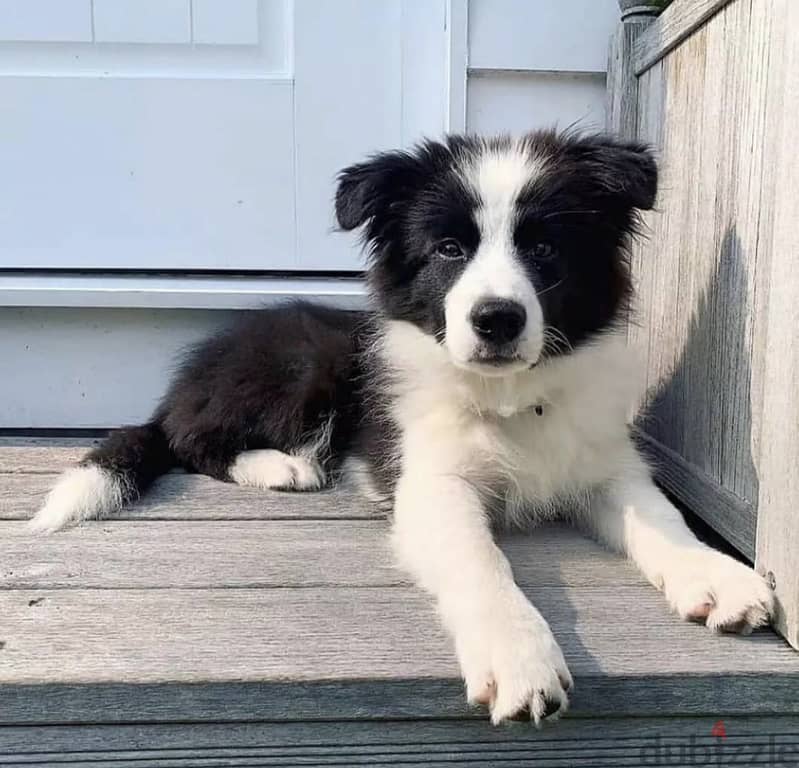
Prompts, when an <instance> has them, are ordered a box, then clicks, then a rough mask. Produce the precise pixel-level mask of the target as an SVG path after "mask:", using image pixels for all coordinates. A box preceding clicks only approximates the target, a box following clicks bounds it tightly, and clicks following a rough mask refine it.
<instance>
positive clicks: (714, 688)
mask: <svg viewBox="0 0 799 768" xmlns="http://www.w3.org/2000/svg"><path fill="white" fill-rule="evenodd" d="M533 597H534V600H535V602H536V604H537V606H538V607H539V609H540V610H541V612H542V613H543V615H544V616H545V617H546V618H547V619H548V620H549V622H550V624H551V626H552V627H553V630H554V632H555V635H556V637H558V639H559V641H560V643H561V646H562V647H563V649H564V653H565V655H566V658H567V660H568V662H569V665H570V668H571V670H572V672H573V673H574V675H575V678H576V685H577V689H576V693H575V696H574V711H575V713H578V714H597V715H611V714H612V715H618V716H621V715H636V716H647V715H692V714H716V713H718V712H725V713H729V714H745V713H758V714H766V713H774V714H797V713H799V700H797V698H796V696H795V690H796V685H797V683H799V656H796V654H794V653H793V652H792V651H791V650H790V649H789V648H788V646H786V645H785V644H783V643H782V642H781V641H778V640H776V639H775V637H774V635H773V634H771V633H770V632H767V631H761V632H757V633H755V634H753V635H752V636H750V637H748V638H740V637H736V636H731V635H726V636H720V635H715V634H713V633H711V632H708V631H707V629H706V628H705V627H702V626H699V625H696V624H690V623H685V622H681V621H679V620H677V619H676V618H674V617H673V616H671V615H670V614H669V613H668V611H667V608H666V605H665V602H664V601H663V599H662V597H661V596H660V595H658V594H657V593H656V592H655V591H654V590H652V589H648V588H643V587H626V586H625V587H602V588H597V589H590V590H586V589H584V588H568V587H559V588H555V587H549V588H541V589H536V590H533ZM0 615H2V616H3V630H2V640H3V642H4V647H3V650H2V651H1V652H0V653H2V661H3V663H2V665H0V723H3V724H21V723H27V724H36V723H39V724H43V723H54V722H58V723H74V722H97V723H103V722H139V721H156V722H157V721H164V720H181V721H194V720H198V721H203V720H205V721H211V720H216V721H231V720H259V719H265V720H295V719H307V718H313V719H331V718H339V719H340V718H345V719H348V718H361V717H365V716H368V717H401V718H405V717H452V716H458V717H463V716H467V715H468V716H477V714H478V713H475V712H474V711H473V710H469V709H468V708H467V707H466V706H465V704H464V702H463V692H462V684H461V683H460V681H459V680H458V672H457V666H456V663H455V659H454V656H453V653H452V649H451V646H450V641H449V639H448V638H447V637H446V636H445V634H444V632H443V631H442V630H441V629H440V628H439V624H438V621H437V619H436V618H435V616H434V615H433V610H432V607H431V605H430V602H429V600H428V598H427V597H426V596H423V595H421V594H420V593H419V592H418V591H417V590H413V589H405V588H393V589H363V588H341V587H339V588H327V589H324V588H323V589H314V588H310V589H260V590H253V589H232V590H231V589H222V590H216V589H212V590H173V589H165V590H111V591H109V590H54V591H49V590H37V591H24V590H20V591H16V590H13V591H5V592H3V593H0ZM622 615H623V616H625V617H634V620H632V619H630V618H625V619H624V620H620V621H616V620H615V617H616V616H622ZM664 648H667V649H669V652H668V653H663V649H664Z"/></svg>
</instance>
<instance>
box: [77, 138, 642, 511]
mask: <svg viewBox="0 0 799 768" xmlns="http://www.w3.org/2000/svg"><path fill="white" fill-rule="evenodd" d="M507 146H509V140H508V139H504V138H499V139H493V140H483V139H477V138H468V137H450V138H448V139H446V140H445V141H444V142H443V143H438V142H426V143H424V144H422V145H421V146H420V147H418V148H417V149H416V150H414V151H412V152H387V153H383V154H379V155H376V156H374V157H372V158H371V159H370V160H368V161H366V162H364V163H360V164H358V165H354V166H351V167H349V168H347V169H345V170H344V171H342V173H341V175H340V177H339V184H338V191H337V194H336V215H337V217H338V222H339V225H340V226H341V228H342V229H345V230H352V229H356V228H359V227H360V228H362V229H363V234H364V238H365V240H366V241H367V242H368V244H369V270H368V278H369V283H370V286H371V290H372V294H373V299H374V303H375V305H376V307H375V308H376V312H375V313H374V314H367V313H355V312H345V311H341V310H335V309H331V308H325V307H321V306H318V305H313V304H307V303H294V304H290V305H286V306H282V307H278V308H273V309H264V310H260V311H255V312H251V313H248V315H247V316H246V317H245V318H244V319H243V320H242V321H240V322H239V323H238V324H236V325H235V326H234V327H233V328H231V329H229V330H226V331H223V332H221V333H219V334H218V335H216V336H214V337H212V338H210V339H208V340H207V341H205V342H203V343H202V344H200V345H199V346H197V347H196V348H195V349H194V350H193V351H192V352H191V353H190V354H189V355H188V357H187V358H186V361H185V363H184V364H183V366H182V367H181V368H180V369H179V371H178V373H177V375H176V376H175V378H174V380H173V382H172V384H171V386H170V388H169V390H168V392H167V394H166V396H165V397H164V399H163V401H162V402H161V404H160V406H159V407H158V409H157V410H156V412H155V414H154V415H153V418H152V420H151V422H150V423H149V424H147V425H145V426H142V427H127V428H124V429H122V430H120V431H118V432H116V433H115V434H114V435H112V436H111V437H110V438H109V439H108V440H107V441H106V442H105V443H104V445H103V446H102V447H100V448H99V449H97V450H96V451H94V452H93V453H92V454H90V455H89V456H88V457H87V461H88V462H92V463H96V464H99V465H101V466H102V467H105V468H108V469H111V470H113V471H114V472H115V473H116V474H118V475H120V476H121V477H122V478H123V480H124V483H123V486H124V488H125V489H126V493H127V494H128V498H133V497H134V496H135V495H136V493H138V492H140V491H142V490H144V489H145V488H146V487H147V486H148V485H149V484H150V483H151V482H152V481H153V479H154V478H155V477H157V476H158V475H159V474H162V473H164V472H166V471H168V470H169V469H170V468H171V467H174V466H178V467H183V468H184V469H186V470H188V471H190V472H200V473H203V474H207V475H210V476H211V477H214V478H217V479H219V480H229V479H230V477H229V470H230V466H231V463H232V462H233V460H234V459H235V457H236V456H237V455H238V454H239V453H241V452H242V451H246V450H252V449H258V448H273V449H277V450H280V451H283V452H287V453H291V452H292V451H295V450H296V449H298V448H299V447H301V446H302V445H303V444H305V443H308V442H309V441H313V439H314V435H315V434H318V432H319V429H320V426H321V425H323V424H325V423H327V422H328V421H330V420H331V419H332V422H331V424H332V431H331V439H330V442H329V444H326V445H325V455H323V456H320V457H319V458H320V460H321V461H322V462H323V464H324V465H325V466H326V467H327V468H328V469H330V468H332V467H335V465H336V462H337V461H339V460H340V459H341V457H342V456H343V455H344V454H345V453H347V452H348V451H350V450H356V451H357V452H358V453H360V454H361V455H362V456H363V457H364V458H367V459H369V460H370V461H372V463H373V465H374V466H375V469H377V470H380V469H381V468H382V469H383V470H385V468H386V466H387V464H388V462H387V461H386V458H387V457H388V456H390V455H391V454H392V450H393V449H392V446H393V445H394V444H395V442H396V436H397V425H396V424H393V423H392V422H391V420H390V418H388V417H387V415H386V414H387V410H386V408H385V405H386V403H385V398H384V397H383V393H381V392H380V390H379V386H378V385H379V382H380V381H381V377H380V375H379V374H380V372H379V371H374V370H370V366H372V365H375V363H374V361H373V359H372V357H370V356H369V355H367V354H364V353H365V349H366V347H367V345H368V340H369V336H370V333H372V332H373V331H374V329H375V328H377V329H379V326H380V323H381V322H382V320H383V319H384V318H390V319H395V320H405V321H408V322H411V323H413V324H415V325H416V326H418V327H419V328H420V329H421V330H422V331H424V332H425V333H427V334H430V335H433V336H434V337H436V338H437V339H438V340H439V341H442V340H443V339H444V334H445V332H446V322H445V316H444V298H445V296H446V294H447V291H448V290H449V288H450V287H451V286H452V285H453V283H454V282H455V281H456V280H457V278H458V276H459V275H460V274H461V272H462V271H463V269H464V268H465V265H466V264H467V263H468V260H469V258H470V256H471V255H472V254H474V252H475V251H476V250H477V248H478V245H479V241H480V230H479V227H478V224H477V220H476V211H477V209H478V207H479V205H480V200H479V197H478V195H477V193H476V191H475V190H473V189H470V188H469V186H468V185H467V183H466V182H465V181H464V173H463V169H464V167H466V166H467V165H468V164H469V163H470V162H471V161H472V160H473V159H474V158H476V157H478V156H479V155H480V153H482V152H485V151H492V150H497V149H501V148H503V147H507ZM524 147H525V150H526V151H527V152H528V153H529V154H530V157H531V158H536V159H537V160H538V161H540V163H541V164H542V165H543V167H544V169H545V170H544V172H543V173H542V174H541V175H539V176H536V177H534V178H532V179H531V182H530V184H529V185H528V187H527V188H526V189H525V190H524V191H523V193H522V195H521V196H520V198H519V199H518V201H517V210H516V221H517V223H516V227H515V231H514V233H513V240H514V246H515V250H516V257H517V258H518V259H519V260H520V261H521V263H522V264H523V265H524V267H525V270H526V271H527V274H528V275H529V277H530V279H531V281H532V282H533V285H534V286H535V288H536V291H537V292H538V294H539V301H540V303H541V305H542V309H543V311H544V316H545V321H546V323H547V324H548V325H550V326H552V327H554V328H556V329H557V330H558V331H559V332H560V333H561V334H562V336H563V340H564V346H563V348H561V349H550V350H549V352H548V353H549V354H560V353H564V352H566V351H567V349H568V348H570V347H574V346H577V345H579V344H580V343H582V342H583V341H584V340H586V339H588V338H590V337H591V335H592V334H594V333H596V332H598V331H600V330H602V329H604V328H606V327H608V326H609V325H612V324H613V323H614V322H616V320H617V319H618V318H619V317H620V315H621V313H622V312H623V311H624V310H625V308H626V304H627V300H628V297H629V293H630V277H629V270H628V265H627V263H626V258H625V241H626V239H627V237H628V236H629V235H630V233H631V232H633V231H634V229H635V224H636V210H635V209H645V208H650V207H651V206H652V205H653V202H654V197H655V192H656V187H657V170H656V167H655V163H654V160H653V159H652V157H651V155H650V154H649V152H648V151H647V149H646V148H645V147H643V146H641V145H638V144H632V143H625V142H619V141H617V140H615V139H612V138H608V137H603V136H599V137H596V136H595V137H581V136H578V135H556V134H554V133H548V132H543V133H536V134H531V135H530V136H529V137H528V138H527V139H526V140H525V143H524ZM442 238H454V239H455V240H457V242H458V243H460V245H461V246H462V248H463V252H464V253H463V258H462V259H453V260H449V259H445V258H441V257H440V256H438V255H436V254H437V252H436V249H437V247H438V244H439V243H440V241H441V240H442ZM389 475H390V473H388V474H385V473H384V474H383V475H382V476H383V478H384V479H385V480H386V481H387V485H389V486H390V476H389Z"/></svg>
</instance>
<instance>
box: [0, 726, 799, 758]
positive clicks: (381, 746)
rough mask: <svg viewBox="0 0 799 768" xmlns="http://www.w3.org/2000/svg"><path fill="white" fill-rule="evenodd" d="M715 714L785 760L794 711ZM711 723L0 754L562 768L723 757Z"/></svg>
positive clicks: (322, 732)
mask: <svg viewBox="0 0 799 768" xmlns="http://www.w3.org/2000/svg"><path fill="white" fill-rule="evenodd" d="M724 722H725V726H726V731H727V735H726V738H725V739H724V740H723V747H724V748H726V751H727V754H728V755H733V756H734V758H735V759H736V760H738V761H739V764H743V763H744V762H746V764H747V765H753V764H756V762H755V758H756V757H757V756H758V754H759V755H760V756H763V754H764V751H765V750H767V749H768V748H769V747H770V746H771V745H773V749H774V752H775V755H776V754H778V753H777V750H782V755H783V758H784V760H785V764H787V763H789V762H790V761H792V758H793V757H794V756H796V755H797V753H798V752H799V747H798V746H797V737H796V735H795V734H796V719H795V718H790V717H771V718H759V717H725V719H724ZM715 724H716V720H714V719H712V718H699V717H697V718H672V719H657V718H635V719H633V720H603V719H596V718H569V717H567V718H565V719H563V720H561V721H560V722H559V723H558V724H557V726H556V727H554V728H544V729H542V730H536V729H534V728H531V727H530V726H529V725H528V724H526V723H515V724H513V725H511V726H508V727H504V728H494V727H492V726H491V725H490V724H488V722H487V721H485V720H454V721H449V722H436V721H427V722H416V723H406V722H402V721H385V720H384V721H379V722H368V721H364V722H359V723H352V722H332V723H321V722H317V723H240V724H239V723H226V724H224V725H217V724H212V723H208V724H203V725H200V726H198V725H135V726H131V725H127V726H126V725H119V726H96V725H91V726H85V727H83V728H80V729H78V728H74V727H71V728H65V727H58V726H52V727H28V728H24V727H23V728H20V727H10V728H5V729H0V758H2V757H4V756H5V755H11V754H15V755H17V756H18V759H19V760H20V761H22V760H25V761H29V764H30V762H34V764H36V763H35V761H37V760H38V761H39V762H40V763H45V764H46V763H47V762H48V761H49V760H52V761H53V762H56V761H55V758H56V757H60V756H63V753H64V752H66V751H68V752H69V753H70V761H75V762H70V765H71V766H72V765H78V766H81V767H83V766H92V768H97V766H103V767H105V766H114V768H120V767H122V768H133V767H134V766H138V767H139V768H141V767H142V766H144V768H150V767H151V766H153V767H155V766H157V767H158V768H164V767H165V766H173V767H174V768H182V766H192V768H195V767H196V766H202V765H212V766H222V765H226V766H236V765H246V766H285V765H295V766H296V765H309V764H310V765H320V766H321V765H338V766H360V765H369V766H372V767H373V768H374V766H381V765H383V766H389V765H390V766H396V765H403V764H405V765H407V764H411V765H413V764H423V765H425V766H431V765H433V766H447V767H448V768H451V766H452V765H453V764H457V765H459V766H472V767H474V768H485V767H486V766H494V765H503V766H504V765H508V766H525V767H526V768H529V766H533V765H534V766H536V768H538V767H539V766H543V768H554V767H556V766H557V767H558V768H571V767H572V766H583V765H591V766H598V765H600V766H602V765H604V766H636V765H638V766H640V765H646V764H647V762H648V764H649V765H651V764H652V763H653V760H654V759H655V758H656V756H657V755H658V754H659V755H661V756H663V755H665V754H666V748H667V747H668V748H669V749H671V750H673V754H675V755H676V754H679V752H677V751H676V750H678V749H679V748H680V747H682V748H683V749H684V748H685V747H686V745H688V744H689V743H693V744H694V745H695V746H696V753H695V754H696V756H697V762H696V764H699V760H700V759H701V757H700V756H701V755H702V752H701V751H700V750H703V749H707V750H709V753H707V757H708V758H709V759H712V760H713V763H714V764H716V765H722V764H723V762H722V761H721V760H719V755H722V754H723V752H724V750H723V749H722V747H720V746H719V741H720V740H719V739H718V738H717V737H715V736H713V735H712V734H711V731H712V729H713V727H714V725H715ZM34 745H35V749H36V751H35V752H32V751H31V747H34ZM765 754H766V755H767V754H768V753H767V752H765ZM83 761H86V762H83ZM90 761H91V762H90ZM134 761H135V762H134ZM203 761H205V762H203ZM724 762H726V761H724ZM775 763H776V760H773V761H772V764H775ZM4 764H5V763H4Z"/></svg>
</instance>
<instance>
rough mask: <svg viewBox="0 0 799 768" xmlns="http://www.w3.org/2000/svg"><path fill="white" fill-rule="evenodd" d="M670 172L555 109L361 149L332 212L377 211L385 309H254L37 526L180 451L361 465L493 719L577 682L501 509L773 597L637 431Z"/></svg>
mask: <svg viewBox="0 0 799 768" xmlns="http://www.w3.org/2000/svg"><path fill="white" fill-rule="evenodd" d="M656 186H657V170H656V166H655V162H654V160H653V158H652V156H651V154H650V153H649V152H648V151H647V149H646V148H644V147H642V146H640V145H637V144H632V143H623V142H620V141H617V140H614V139H612V138H609V137H604V136H580V135H575V134H566V135H564V134H560V135H558V134H555V133H551V132H542V133H534V134H531V135H529V136H526V137H525V138H522V139H518V140H514V139H509V138H497V139H480V138H473V137H459V136H453V137H450V138H448V139H446V140H445V141H444V142H443V143H438V142H427V143H424V144H422V145H421V146H419V147H417V148H416V149H415V150H414V151H411V152H387V153H384V154H379V155H377V156H374V157H372V158H371V159H369V160H367V161H366V162H364V163H361V164H358V165H354V166H352V167H350V168H347V169H345V170H344V171H343V172H342V173H341V175H340V178H339V185H338V191H337V195H336V214H337V217H338V221H339V224H340V226H341V227H342V228H343V229H345V230H354V229H358V228H362V231H363V234H364V238H365V240H366V242H367V243H368V252H369V270H368V278H369V284H370V287H371V292H372V296H373V299H374V303H375V310H374V311H373V312H369V313H354V312H345V311H341V310H335V309H330V308H324V307H321V306H316V305H312V304H292V305H288V306H284V307H280V308H277V309H265V310H262V311H258V312H253V313H250V315H249V316H248V317H247V318H246V319H245V320H244V321H243V322H241V323H240V324H239V325H238V326H237V327H235V328H234V329H233V330H229V331H225V332H224V333H221V334H220V335H218V336H215V337H214V338H212V339H210V340H208V341H206V342H205V343H203V344H201V345H200V346H199V347H198V348H197V349H196V350H195V351H194V352H193V353H192V354H191V355H190V357H189V358H188V360H187V362H186V363H185V365H184V366H183V368H182V369H181V371H180V372H179V373H178V375H177V376H176V378H175V380H174V381H173V382H172V385H171V388H170V389H169V391H168V393H167V394H166V396H165V398H164V400H163V402H162V403H161V405H160V407H159V408H158V409H157V410H156V412H155V414H154V415H153V418H152V420H151V421H150V422H149V423H148V424H145V425H144V426H139V427H128V428H124V429H121V430H119V431H117V432H115V433H114V434H112V435H111V436H110V437H109V438H108V440H107V441H106V442H105V443H104V444H103V445H102V446H101V447H100V448H98V449H96V450H94V451H93V452H92V453H90V454H89V455H88V456H87V458H86V459H85V460H84V461H83V462H82V464H81V465H80V466H79V467H77V468H75V469H72V470H70V471H69V472H67V473H66V474H65V475H64V476H63V477H62V478H61V480H60V481H59V483H58V484H57V486H56V487H55V488H54V489H53V491H52V492H51V494H50V495H49V497H48V498H47V501H46V503H45V505H44V507H43V508H42V509H41V510H40V511H39V512H38V514H37V515H36V516H35V518H34V519H33V521H32V526H33V527H34V528H35V529H38V530H42V531H52V530H55V529H58V528H61V527H63V526H66V525H69V524H73V523H76V522H79V521H81V520H85V519H88V518H97V517H102V516H104V515H107V514H109V513H112V512H114V511H115V510H118V509H119V508H120V506H121V505H123V504H125V503H127V502H130V501H132V500H134V499H135V498H136V497H137V496H138V495H139V494H140V493H141V492H142V491H144V490H145V489H146V488H147V486H148V485H149V484H150V483H151V482H152V481H153V480H154V479H155V478H156V477H157V476H159V475H161V474H163V473H165V472H167V471H168V470H170V469H171V468H173V467H183V468H185V469H186V470H188V471H190V472H200V473H204V474H207V475H210V476H211V477H215V478H218V479H220V480H225V481H230V482H235V483H241V484H243V485H252V486H258V487H261V488H274V489H281V490H297V491H308V490H314V489H318V488H321V487H322V486H324V485H325V484H326V483H328V482H329V481H330V478H331V477H335V476H339V475H340V474H344V475H351V476H352V477H354V478H355V479H356V480H357V481H358V482H359V484H360V487H362V488H363V490H364V493H366V494H368V495H369V497H370V498H375V499H380V500H383V501H390V502H391V504H392V506H393V511H394V516H393V521H394V522H393V534H392V535H393V544H394V547H395V550H396V553H397V556H398V559H399V562H400V563H401V564H402V565H403V566H404V567H405V568H406V569H407V570H408V571H409V572H410V573H411V574H413V576H414V577H415V579H416V580H417V581H418V582H419V583H420V584H421V585H422V586H423V587H424V588H425V589H427V590H428V591H429V592H430V593H431V594H432V595H433V596H434V597H435V599H436V601H437V605H438V608H439V611H440V614H441V617H442V620H443V622H444V624H445V625H446V627H447V629H448V630H449V631H450V632H451V634H452V635H453V637H454V640H455V646H456V651H457V655H458V659H459V661H460V664H461V669H462V672H463V677H464V679H465V681H466V689H467V695H468V698H469V699H470V700H471V701H476V702H482V703H485V704H488V705H489V707H490V710H491V718H492V720H493V721H494V722H500V721H502V720H504V719H506V718H509V717H512V716H514V715H516V714H518V713H520V712H522V711H525V710H527V711H529V713H530V714H531V716H532V718H533V719H534V720H535V721H536V723H538V722H539V721H540V720H541V718H544V717H547V716H549V715H552V714H555V713H558V712H560V711H563V710H564V709H565V708H566V706H567V704H568V698H567V694H568V691H569V689H570V687H571V686H572V678H571V675H570V673H569V670H568V668H567V666H566V663H565V661H564V658H563V655H562V653H561V651H560V648H559V647H558V644H557V641H556V640H555V638H554V637H553V635H552V632H551V631H550V628H549V626H548V625H547V623H546V621H545V620H544V619H543V617H542V616H541V614H540V613H539V612H538V611H537V610H536V609H535V608H534V607H533V605H531V604H530V602H528V600H527V599H526V597H525V596H524V594H523V593H522V592H521V590H520V589H519V588H518V587H517V586H516V584H515V582H514V580H513V574H512V573H511V568H510V566H509V564H508V562H507V560H506V559H505V557H504V555H503V554H502V552H501V551H500V550H499V549H498V547H497V546H496V544H495V543H494V539H493V537H492V528H491V526H492V523H493V522H495V521H497V520H499V521H506V522H507V521H511V522H515V523H525V522H534V521H536V520H541V519H545V518H552V517H556V516H559V517H564V518H567V519H569V520H571V521H572V522H573V523H574V524H575V525H579V526H580V527H582V528H584V529H585V530H587V531H589V532H590V533H592V534H593V535H594V536H596V537H597V538H598V539H600V540H602V541H603V542H605V543H606V544H607V545H609V546H610V547H612V548H613V549H616V550H619V551H621V552H624V553H626V554H627V556H628V557H630V558H631V559H632V560H633V561H634V562H635V564H636V565H637V566H638V567H639V568H640V570H641V571H642V573H643V574H644V576H645V577H646V578H647V579H648V580H649V581H650V582H651V583H652V584H654V585H655V586H656V587H657V588H658V589H661V590H662V591H663V592H664V594H665V597H666V600H667V601H668V602H669V604H670V606H671V607H672V609H673V610H674V611H676V612H677V613H678V614H679V615H680V616H682V617H683V618H686V619H697V620H702V621H704V622H705V623H706V624H707V625H708V626H709V627H712V628H716V629H729V630H737V631H748V630H749V629H751V628H752V627H756V626H758V625H761V624H764V623H766V622H767V621H768V619H769V616H770V613H771V611H772V595H771V591H770V590H769V588H768V586H767V585H766V583H765V582H764V581H763V580H762V579H761V578H760V577H759V576H758V575H757V574H756V573H755V572H754V571H752V570H751V569H749V568H747V567H746V566H744V565H742V564H740V563H738V562H737V561H735V560H733V559H732V558H730V557H728V556H726V555H723V554H721V553H719V552H716V551H714V550H713V549H710V548H708V547H707V546H705V545H704V544H702V543H700V542H699V541H698V540H697V539H696V538H695V537H694V535H693V534H692V533H691V532H690V530H689V529H688V528H687V527H686V525H685V523H684V522H683V519H682V516H681V515H680V513H679V511H677V510H676V509H675V508H674V507H673V506H672V505H671V504H670V503H669V501H668V500H667V499H666V498H665V497H664V496H663V495H662V494H661V493H660V491H659V490H658V489H657V487H656V486H655V485H654V484H653V482H652V480H651V479H650V473H649V470H648V469H647V467H646V465H645V463H644V462H643V461H642V459H641V458H640V457H639V455H638V453H637V451H636V448H635V447H634V445H633V443H632V442H631V438H630V434H629V429H628V423H629V417H630V416H631V415H632V414H631V413H630V411H631V406H632V405H633V404H634V403H635V402H636V400H637V398H638V396H639V394H640V389H639V383H640V381H641V377H639V375H638V373H637V367H636V364H635V362H634V360H632V359H631V354H630V352H629V350H628V348H627V346H626V344H625V341H624V338H623V334H622V333H621V332H620V325H621V323H622V321H623V320H624V317H625V313H626V311H627V309H628V300H629V298H630V274H629V269H628V264H627V259H626V251H625V247H626V245H627V242H628V240H629V238H630V237H631V236H632V235H633V234H634V229H635V224H636V220H637V209H648V208H651V207H652V205H653V203H654V199H655V192H656Z"/></svg>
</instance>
